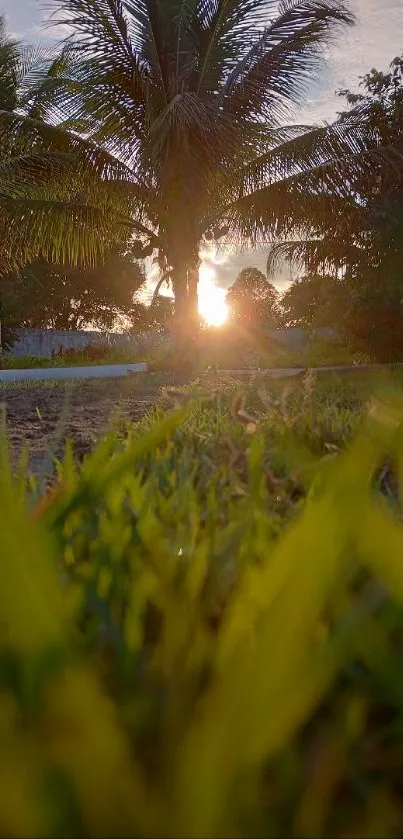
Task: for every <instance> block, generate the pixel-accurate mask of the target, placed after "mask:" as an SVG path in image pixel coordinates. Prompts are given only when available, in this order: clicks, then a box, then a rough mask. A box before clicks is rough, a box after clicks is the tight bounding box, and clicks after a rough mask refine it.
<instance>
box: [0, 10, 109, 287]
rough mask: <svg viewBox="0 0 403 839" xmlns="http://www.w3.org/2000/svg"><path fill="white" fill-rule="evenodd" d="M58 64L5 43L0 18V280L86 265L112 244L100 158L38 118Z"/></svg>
mask: <svg viewBox="0 0 403 839" xmlns="http://www.w3.org/2000/svg"><path fill="white" fill-rule="evenodd" d="M60 63H61V58H60V56H59V55H58V54H57V52H55V51H54V50H53V51H51V52H50V51H49V52H47V51H45V50H42V49H38V48H35V47H29V46H24V45H23V44H21V43H19V42H18V41H15V40H13V39H10V38H8V37H7V34H6V31H5V27H4V21H3V18H2V17H1V16H0V277H1V276H4V275H5V274H7V273H9V272H10V271H12V270H16V269H18V268H20V267H21V266H22V265H24V264H25V263H26V262H27V261H29V260H32V259H35V258H41V259H44V260H49V261H56V262H65V261H67V262H70V263H76V262H78V261H83V262H85V263H92V262H94V260H95V257H96V255H97V254H98V253H100V251H101V250H102V249H103V247H104V246H105V244H106V242H107V241H108V240H110V239H111V238H116V229H113V230H112V219H113V215H112V211H113V208H115V209H116V198H115V197H114V199H113V208H112V204H111V200H110V199H109V198H108V194H107V192H106V190H105V185H106V184H104V183H103V177H104V175H105V173H106V172H107V169H108V166H109V167H110V164H109V163H108V156H107V155H106V154H105V152H103V151H102V149H95V148H92V146H91V144H89V143H88V142H84V143H83V142H82V141H81V139H80V138H79V137H75V136H74V135H73V134H67V133H66V132H64V131H60V130H59V129H58V128H57V126H51V125H46V124H44V122H43V120H42V118H41V112H40V107H41V100H38V96H37V89H38V86H39V89H41V90H42V89H43V88H44V87H45V86H46V85H47V86H49V83H50V81H51V79H52V78H53V77H54V75H55V74H56V75H57V74H59V72H60ZM42 98H43V95H42ZM116 167H117V162H116V161H113V166H112V168H113V170H114V171H115V170H116ZM116 226H117V222H116V214H115V217H114V227H115V228H116Z"/></svg>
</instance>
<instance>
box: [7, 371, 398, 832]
mask: <svg viewBox="0 0 403 839" xmlns="http://www.w3.org/2000/svg"><path fill="white" fill-rule="evenodd" d="M366 388H367V385H365V387H364V386H363V389H362V397H360V399H357V396H356V395H354V391H355V389H356V386H352V385H351V384H349V383H346V384H343V385H340V383H339V381H338V380H337V379H335V378H331V379H329V380H328V382H327V383H326V386H325V385H320V386H318V385H317V384H316V382H315V379H314V377H312V376H311V375H310V376H308V377H306V378H305V379H304V381H302V382H299V383H297V384H295V386H294V387H293V388H292V389H291V391H290V392H289V395H288V396H287V394H286V393H284V391H283V392H282V391H281V389H280V388H278V389H276V388H273V389H271V390H270V392H269V391H267V389H265V388H264V387H263V383H262V382H260V381H258V379H256V381H255V382H253V383H252V385H251V388H250V390H248V391H247V393H246V395H242V394H239V393H238V391H237V385H236V383H234V382H233V381H232V380H227V381H224V382H223V381H220V380H218V379H217V380H216V381H214V379H212V378H211V377H210V378H206V377H202V378H201V380H200V381H199V382H197V384H196V385H195V386H194V387H193V388H191V389H186V388H183V389H177V390H174V391H169V392H165V393H164V394H162V396H161V404H162V403H165V402H171V403H172V404H173V405H175V404H177V405H178V404H180V405H181V406H182V407H180V408H178V409H174V410H173V411H170V412H168V413H162V411H161V408H159V409H158V411H157V412H156V414H155V415H154V416H150V417H148V418H147V419H146V420H145V421H144V422H143V423H141V424H139V425H138V426H134V427H129V428H128V433H127V436H126V437H125V438H123V437H122V438H118V437H117V436H116V434H112V433H111V435H110V436H109V437H108V438H107V439H105V440H104V441H103V442H101V443H100V444H99V445H98V446H97V448H96V449H95V450H94V452H93V453H92V454H91V455H89V456H88V457H87V458H86V459H85V460H84V462H83V464H82V466H78V465H77V464H76V463H75V461H74V457H73V453H72V451H71V448H70V447H68V448H67V451H66V456H65V459H64V462H63V463H59V464H57V473H58V480H57V483H56V484H55V486H54V487H53V489H52V491H51V492H50V493H49V494H45V495H42V496H41V490H40V486H39V485H38V483H36V482H35V481H34V480H33V478H32V477H31V479H30V481H29V485H30V492H29V493H28V495H27V491H26V484H27V475H26V466H25V465H24V463H21V465H20V469H19V470H18V474H17V476H16V477H14V478H13V477H12V474H11V469H10V467H9V464H8V459H7V455H6V452H5V451H4V450H3V453H2V463H1V470H0V528H1V534H2V540H1V562H0V574H1V577H0V602H1V616H2V623H1V636H0V638H1V667H0V675H1V690H0V731H1V736H2V750H1V753H0V760H1V784H0V814H1V816H0V824H1V832H2V833H3V834H4V835H9V836H15V837H17V836H21V835H25V836H28V835H29V836H46V837H47V836H60V837H62V836H63V837H64V836H78V835H80V836H94V837H95V836H105V837H107V836H108V837H121V836H139V837H142V836H144V837H146V836H172V837H174V836H175V837H176V836H193V837H196V836H206V837H207V836H224V835H225V836H235V835H236V836H244V837H257V836H259V837H272V836H273V837H274V836H347V835H348V836H372V835H381V836H385V837H389V836H391V837H392V836H399V835H400V833H401V829H402V817H401V806H400V801H399V797H400V793H401V781H400V768H401V763H402V759H403V741H402V723H403V714H402V687H401V676H400V672H401V667H400V663H401V639H402V631H403V610H402V603H403V572H402V568H401V555H402V547H403V530H402V523H401V510H400V501H399V498H400V496H399V492H398V490H397V478H396V476H398V475H399V474H400V472H401V463H402V462H403V461H402V453H403V439H402V431H403V429H402V415H403V413H402V407H403V406H402V395H401V390H400V389H395V390H393V391H391V392H390V393H389V391H385V392H384V393H383V394H381V396H379V397H378V398H377V399H376V400H373V401H372V403H371V406H370V410H369V411H368V412H367V414H366V413H365V410H364V405H363V401H364V393H365V391H366ZM259 391H260V396H259V394H258V392H259ZM192 397H193V398H196V402H193V401H192ZM352 400H355V401H352ZM310 429H311V430H310ZM352 432H353V433H352ZM331 437H332V438H333V439H331ZM339 449H340V450H339ZM324 454H326V457H323V455H324ZM329 455H331V456H330V457H329ZM385 464H386V465H388V464H389V468H386V466H385ZM379 467H382V468H381V470H380V469H379Z"/></svg>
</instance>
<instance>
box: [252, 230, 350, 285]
mask: <svg viewBox="0 0 403 839" xmlns="http://www.w3.org/2000/svg"><path fill="white" fill-rule="evenodd" d="M357 252H358V248H357V247H356V246H355V245H354V244H353V243H351V242H345V243H344V246H343V247H342V248H340V240H337V239H333V238H332V237H330V236H327V237H326V238H321V239H305V240H303V239H302V240H296V241H284V242H275V243H274V244H272V245H271V246H270V249H269V252H268V257H267V264H266V269H267V275H268V276H269V277H274V276H275V275H276V273H277V272H278V270H279V269H280V270H281V268H282V267H283V265H284V264H285V263H288V264H290V265H293V266H294V267H296V268H299V269H301V270H304V271H305V272H311V273H315V272H317V271H319V270H328V271H330V270H332V269H341V268H343V266H345V265H346V264H347V262H348V260H349V259H351V256H352V255H353V254H355V253H357Z"/></svg>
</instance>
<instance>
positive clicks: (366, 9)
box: [2, 0, 403, 300]
mask: <svg viewBox="0 0 403 839" xmlns="http://www.w3.org/2000/svg"><path fill="white" fill-rule="evenodd" d="M44 6H45V3H44V2H41V0H3V3H2V9H3V11H4V12H5V14H6V19H7V23H8V27H9V30H10V32H11V33H12V34H13V35H14V36H18V37H20V38H24V39H26V40H29V41H34V40H37V39H39V38H43V37H50V31H49V30H46V29H44V27H43V22H44V20H45V19H46V14H45V13H44V11H43V9H44ZM350 7H351V9H352V11H353V12H354V13H355V15H356V18H357V23H356V25H355V26H354V27H352V28H351V29H348V30H345V31H344V32H343V33H342V34H341V35H340V36H339V38H338V40H337V41H336V42H335V43H334V44H332V46H331V47H330V48H329V49H328V50H327V51H326V56H325V64H324V66H323V67H322V69H321V72H320V77H319V78H318V79H317V81H316V82H314V83H313V84H312V87H311V89H310V90H309V91H308V93H307V97H306V103H305V104H304V105H303V107H301V108H300V109H299V110H298V111H295V113H294V115H293V119H292V121H293V122H300V123H311V124H314V123H321V122H323V121H331V120H333V119H334V118H335V117H336V115H337V111H338V110H340V108H341V106H342V100H341V99H339V97H337V95H336V93H335V91H337V90H341V89H345V88H349V89H351V90H357V89H358V85H359V80H360V76H363V75H364V74H365V73H367V72H368V71H369V70H370V69H372V68H373V67H375V68H376V69H378V70H383V69H386V68H387V66H388V64H389V63H390V61H391V60H392V59H393V58H394V57H395V56H396V55H399V54H402V53H403V0H350ZM290 121H291V120H290ZM265 263H266V253H265V251H255V252H248V253H243V254H221V256H219V264H215V265H214V271H215V278H213V274H214V272H213V269H212V268H211V266H210V264H209V262H208V260H207V261H205V266H204V279H203V276H202V277H201V284H202V285H203V283H204V284H205V285H206V287H207V285H208V284H209V283H210V284H211V282H215V283H216V284H217V285H218V286H219V287H220V289H221V288H222V289H224V288H226V287H227V286H228V285H230V284H231V283H232V282H233V281H234V279H235V277H236V274H237V273H238V272H239V271H240V269H241V268H243V267H245V266H246V265H255V266H256V267H259V268H261V269H263V270H265ZM289 280H290V277H289V276H288V275H284V276H283V277H281V278H278V281H277V284H278V286H279V287H281V285H284V284H287V283H288V282H289ZM217 300H218V298H217Z"/></svg>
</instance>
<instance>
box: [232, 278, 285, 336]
mask: <svg viewBox="0 0 403 839" xmlns="http://www.w3.org/2000/svg"><path fill="white" fill-rule="evenodd" d="M227 304H228V309H229V320H230V323H232V324H234V325H242V326H245V327H248V328H256V329H261V328H262V327H263V328H264V327H273V326H276V325H277V323H278V317H279V294H278V292H277V291H276V289H275V288H274V286H273V285H272V284H271V283H270V282H269V281H268V279H267V277H265V275H264V274H263V273H262V271H259V270H258V269H257V268H252V267H250V268H244V269H243V270H242V271H241V272H240V273H239V274H238V276H237V278H236V280H235V282H234V283H233V285H232V286H230V288H229V290H228V294H227Z"/></svg>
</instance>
